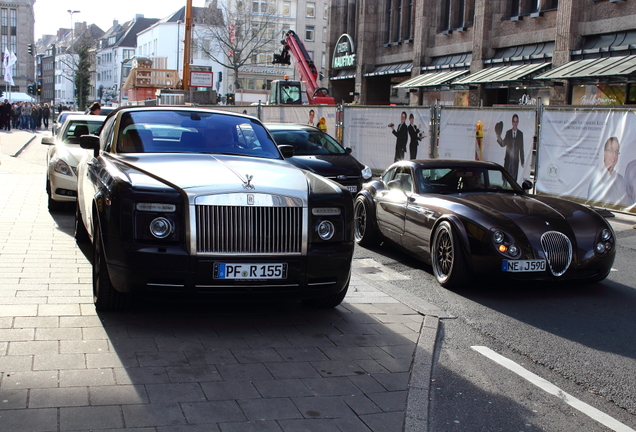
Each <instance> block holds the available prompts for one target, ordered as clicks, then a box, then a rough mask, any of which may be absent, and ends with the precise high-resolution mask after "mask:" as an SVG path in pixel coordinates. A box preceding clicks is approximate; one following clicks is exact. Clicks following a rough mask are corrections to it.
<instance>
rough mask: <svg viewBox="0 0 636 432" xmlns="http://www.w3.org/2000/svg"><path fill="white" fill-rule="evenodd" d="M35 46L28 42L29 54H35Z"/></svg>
mask: <svg viewBox="0 0 636 432" xmlns="http://www.w3.org/2000/svg"><path fill="white" fill-rule="evenodd" d="M34 48H35V47H34V46H33V44H28V45H27V52H28V53H29V54H31V55H33V54H34V52H35V50H34Z"/></svg>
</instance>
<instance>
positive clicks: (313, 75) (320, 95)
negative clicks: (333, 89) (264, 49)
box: [268, 30, 335, 105]
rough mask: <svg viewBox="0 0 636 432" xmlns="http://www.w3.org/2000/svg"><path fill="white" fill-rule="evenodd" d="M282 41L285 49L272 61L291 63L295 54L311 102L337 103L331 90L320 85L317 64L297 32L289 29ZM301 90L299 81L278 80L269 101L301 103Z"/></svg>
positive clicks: (313, 103) (308, 99) (290, 103)
mask: <svg viewBox="0 0 636 432" xmlns="http://www.w3.org/2000/svg"><path fill="white" fill-rule="evenodd" d="M280 42H281V43H282V44H283V49H282V51H281V53H280V54H274V61H273V62H272V63H273V64H284V65H289V64H291V58H292V56H293V58H294V64H295V65H296V69H297V70H298V73H299V74H300V79H301V81H302V83H303V84H304V85H305V91H306V92H307V101H308V102H309V104H310V105H321V104H322V105H335V100H334V98H332V97H331V96H329V91H328V90H327V89H326V88H324V87H318V84H317V79H318V71H317V70H316V65H315V64H314V61H313V60H312V59H311V57H310V56H309V53H308V52H307V50H306V49H305V45H304V44H303V41H302V40H300V38H299V37H298V35H297V34H296V32H294V31H293V30H289V31H288V32H287V33H286V34H285V38H284V39H283V40H281V41H280ZM301 92H302V88H301V83H300V82H299V81H290V80H288V79H285V80H276V81H273V82H272V88H271V90H270V97H269V100H268V103H269V104H272V105H274V104H282V105H301V104H302V98H301Z"/></svg>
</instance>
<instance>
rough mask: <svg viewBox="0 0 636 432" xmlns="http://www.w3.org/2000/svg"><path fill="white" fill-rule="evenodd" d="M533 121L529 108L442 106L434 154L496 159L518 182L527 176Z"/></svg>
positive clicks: (458, 157) (486, 159) (533, 128)
mask: <svg viewBox="0 0 636 432" xmlns="http://www.w3.org/2000/svg"><path fill="white" fill-rule="evenodd" d="M478 122H480V127H481V128H480V129H481V135H482V136H481V137H478V136H477V129H478V126H477V123H478ZM535 122H536V110H535V109H532V108H527V109H522V108H514V109H510V108H500V109H499V108H492V109H488V108H479V109H477V108H472V109H464V108H446V107H443V108H442V111H441V114H440V129H439V143H438V149H437V157H438V158H440V159H470V160H484V161H491V162H496V163H498V164H499V165H501V166H503V167H504V168H506V170H507V171H508V172H509V173H510V174H511V175H512V176H513V177H514V178H515V179H516V180H517V182H518V183H521V182H523V181H524V180H526V179H529V178H530V172H531V169H532V145H533V139H534V131H535Z"/></svg>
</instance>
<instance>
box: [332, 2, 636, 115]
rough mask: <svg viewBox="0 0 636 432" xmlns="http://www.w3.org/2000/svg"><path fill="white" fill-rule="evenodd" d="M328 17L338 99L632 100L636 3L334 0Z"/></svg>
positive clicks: (463, 102) (459, 102) (460, 102)
mask: <svg viewBox="0 0 636 432" xmlns="http://www.w3.org/2000/svg"><path fill="white" fill-rule="evenodd" d="M329 19H330V26H329V33H328V56H329V64H328V68H329V71H328V76H329V82H330V90H331V93H332V95H334V97H335V98H336V100H344V101H345V102H353V103H360V104H396V105H431V104H434V103H439V104H444V105H455V106H479V105H484V106H493V105H510V104H514V105H519V104H522V105H523V104H536V103H537V100H538V99H539V98H541V100H542V102H543V103H546V104H553V105H554V104H556V105H564V104H573V105H580V104H589V103H594V104H629V103H635V102H636V94H635V90H636V75H635V74H634V72H636V61H635V60H634V59H635V58H636V57H635V55H636V29H635V27H634V24H633V23H634V22H636V2H633V1H622V0H441V1H440V0H381V1H379V2H377V1H372V0H333V1H332V2H331V9H330V11H329ZM590 67H591V68H592V69H590Z"/></svg>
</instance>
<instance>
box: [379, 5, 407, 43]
mask: <svg viewBox="0 0 636 432" xmlns="http://www.w3.org/2000/svg"><path fill="white" fill-rule="evenodd" d="M385 5H386V7H385V19H386V21H385V26H384V28H385V35H386V36H385V41H386V43H393V42H400V41H404V40H410V39H413V30H412V29H413V23H412V20H413V0H386V4H385Z"/></svg>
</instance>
